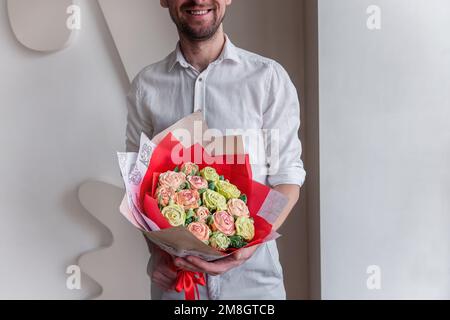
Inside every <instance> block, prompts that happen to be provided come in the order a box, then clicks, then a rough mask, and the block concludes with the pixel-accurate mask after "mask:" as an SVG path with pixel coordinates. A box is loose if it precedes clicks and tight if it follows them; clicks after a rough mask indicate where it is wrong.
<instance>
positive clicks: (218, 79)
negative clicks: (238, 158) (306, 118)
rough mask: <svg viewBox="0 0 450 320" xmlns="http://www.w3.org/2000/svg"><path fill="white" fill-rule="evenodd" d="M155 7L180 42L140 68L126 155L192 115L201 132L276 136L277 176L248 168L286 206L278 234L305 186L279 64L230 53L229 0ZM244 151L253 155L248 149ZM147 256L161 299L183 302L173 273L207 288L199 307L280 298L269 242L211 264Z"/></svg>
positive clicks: (296, 121) (290, 97) (167, 2)
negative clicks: (200, 118) (203, 279)
mask: <svg viewBox="0 0 450 320" xmlns="http://www.w3.org/2000/svg"><path fill="white" fill-rule="evenodd" d="M160 2H161V6H163V7H164V8H167V9H168V10H169V13H170V16H171V18H172V20H173V22H174V23H175V25H176V27H177V29H178V33H179V38H180V41H179V43H178V45H177V48H176V50H175V51H174V52H172V53H171V54H170V55H169V56H168V57H167V58H165V59H164V60H162V61H161V62H158V63H156V64H153V65H151V66H149V67H147V68H145V69H144V70H143V71H141V73H140V74H139V75H138V76H137V77H136V78H135V80H134V81H133V84H132V88H131V90H130V93H129V94H128V112H129V113H128V126H127V150H128V151H136V150H137V149H138V145H139V137H140V134H141V132H142V131H143V132H145V133H146V134H147V135H148V136H150V137H152V136H154V135H155V134H157V133H159V132H161V131H162V130H164V129H165V128H167V127H168V126H170V125H172V124H173V123H175V122H176V121H178V120H179V119H181V118H183V117H185V116H187V115H189V114H191V113H192V112H194V111H202V112H203V115H204V117H205V120H206V122H207V124H208V127H209V128H214V129H218V130H220V131H221V132H223V133H224V134H225V131H226V130H227V129H243V130H248V129H254V130H269V131H270V130H271V131H274V132H277V133H278V135H279V136H278V138H277V139H276V145H277V146H278V147H279V150H276V152H279V154H278V156H279V160H278V164H277V165H278V168H279V169H278V170H277V172H276V174H273V175H268V171H270V165H274V164H273V163H272V164H270V165H269V166H266V165H264V166H256V165H255V166H252V168H253V171H254V179H255V180H259V181H260V182H263V183H266V184H268V185H270V186H271V187H273V188H274V189H276V190H278V191H279V192H281V193H283V194H285V195H286V196H287V198H288V199H289V203H288V205H287V208H286V209H285V210H284V212H283V213H282V215H281V216H280V217H279V219H278V220H277V221H276V223H275V225H274V229H275V230H277V229H278V228H279V227H280V226H281V225H282V224H283V222H284V221H285V219H286V217H287V216H288V214H289V212H290V211H291V210H292V208H293V206H294V205H295V203H296V202H297V201H298V198H299V192H300V186H301V185H302V184H303V182H304V179H305V171H304V170H303V163H302V161H301V159H300V156H301V143H300V140H299V139H298V129H299V126H300V114H299V102H298V96H297V92H296V90H295V87H294V86H293V84H292V82H291V81H290V79H289V76H288V74H287V73H286V71H285V70H284V69H283V68H282V67H281V66H280V65H279V64H278V63H276V62H275V61H273V60H270V59H267V58H264V57H261V56H259V55H256V54H253V53H250V52H248V51H245V50H242V49H239V48H237V47H235V46H234V45H233V44H232V43H231V41H230V40H229V39H228V37H227V36H226V35H225V34H224V31H223V24H222V21H223V19H224V17H225V12H226V9H227V6H229V5H230V4H231V2H232V0H203V1H201V0H195V1H193V0H160ZM269 143H270V142H269V141H268V140H267V141H266V143H265V146H264V148H266V149H268V147H269V146H268V144H269ZM246 147H249V150H250V151H249V152H250V153H251V154H252V146H246ZM268 167H269V168H268ZM268 169H269V170H268ZM150 249H151V251H152V260H153V263H152V268H151V270H150V271H149V272H150V274H151V278H152V281H153V283H154V284H156V285H157V286H158V287H159V288H160V289H162V290H163V292H162V298H163V299H183V293H177V292H175V291H174V283H175V278H176V269H174V267H173V265H175V266H176V267H177V268H180V269H186V270H192V271H199V272H203V273H205V274H207V286H206V287H200V288H199V289H200V297H201V299H285V298H286V293H285V289H284V284H283V276H282V268H281V265H280V263H279V258H278V250H277V247H276V243H275V241H269V242H268V243H266V244H263V245H260V246H254V247H251V248H245V249H242V250H240V251H239V252H238V253H236V254H234V255H232V256H230V257H228V258H226V259H223V260H220V261H217V262H206V261H204V260H202V259H200V258H196V257H186V258H172V257H171V256H169V255H168V254H166V253H164V252H162V251H161V250H159V249H157V248H153V247H152V246H151V245H150ZM153 287H154V286H153ZM153 298H154V297H153Z"/></svg>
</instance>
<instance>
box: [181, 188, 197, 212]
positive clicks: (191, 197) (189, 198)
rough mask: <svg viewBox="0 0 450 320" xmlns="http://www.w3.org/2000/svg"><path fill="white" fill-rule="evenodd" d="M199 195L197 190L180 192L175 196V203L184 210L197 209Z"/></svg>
mask: <svg viewBox="0 0 450 320" xmlns="http://www.w3.org/2000/svg"><path fill="white" fill-rule="evenodd" d="M199 200H200V194H199V193H198V191H197V190H189V189H186V190H181V191H179V192H177V193H176V194H175V203H176V204H178V205H180V206H183V207H184V209H185V210H189V209H196V208H198V207H199V206H200V205H199V203H198V202H199Z"/></svg>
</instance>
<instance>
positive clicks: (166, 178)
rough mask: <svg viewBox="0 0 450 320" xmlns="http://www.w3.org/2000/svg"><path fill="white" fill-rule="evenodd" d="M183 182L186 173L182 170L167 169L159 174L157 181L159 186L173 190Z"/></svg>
mask: <svg viewBox="0 0 450 320" xmlns="http://www.w3.org/2000/svg"><path fill="white" fill-rule="evenodd" d="M185 182H186V175H185V174H184V173H182V172H175V171H167V172H164V173H162V174H160V176H159V183H160V185H161V186H165V187H169V188H172V189H174V190H178V189H179V188H180V187H181V186H182V185H183V183H185Z"/></svg>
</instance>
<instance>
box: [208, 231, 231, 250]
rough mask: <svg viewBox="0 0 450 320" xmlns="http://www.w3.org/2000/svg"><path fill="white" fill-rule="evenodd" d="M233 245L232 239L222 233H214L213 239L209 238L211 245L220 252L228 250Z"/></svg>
mask: <svg viewBox="0 0 450 320" xmlns="http://www.w3.org/2000/svg"><path fill="white" fill-rule="evenodd" d="M230 244H231V241H230V239H228V237H227V236H226V235H224V234H223V233H222V232H219V231H216V232H213V233H212V235H211V237H210V238H209V245H210V246H211V247H213V248H216V249H218V250H222V251H223V250H226V249H227V248H228V247H229V246H230Z"/></svg>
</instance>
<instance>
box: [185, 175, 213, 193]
mask: <svg viewBox="0 0 450 320" xmlns="http://www.w3.org/2000/svg"><path fill="white" fill-rule="evenodd" d="M187 181H188V182H189V184H190V185H191V187H192V189H195V190H201V189H208V181H206V180H205V179H204V178H202V177H200V176H188V177H187Z"/></svg>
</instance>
